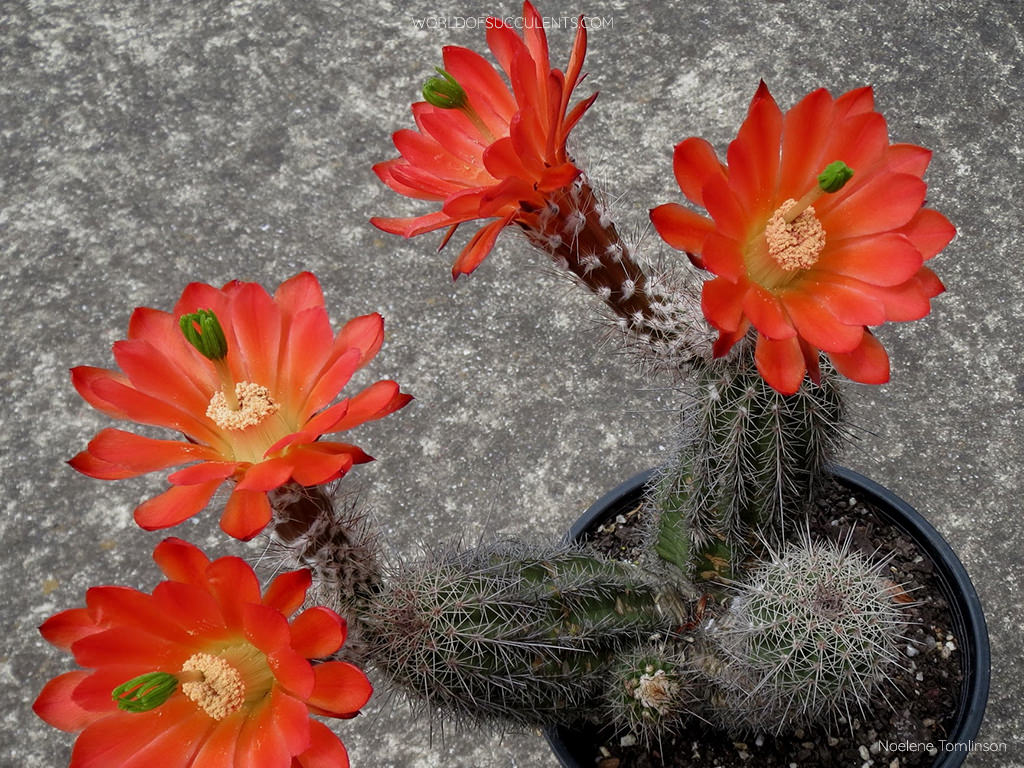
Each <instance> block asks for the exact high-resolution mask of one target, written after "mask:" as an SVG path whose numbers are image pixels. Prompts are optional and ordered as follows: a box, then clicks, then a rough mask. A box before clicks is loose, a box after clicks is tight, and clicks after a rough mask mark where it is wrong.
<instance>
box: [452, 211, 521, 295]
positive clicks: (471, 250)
mask: <svg viewBox="0 0 1024 768" xmlns="http://www.w3.org/2000/svg"><path fill="white" fill-rule="evenodd" d="M511 220H512V215H511V214H509V215H508V216H506V217H505V218H504V219H498V220H496V221H492V222H491V223H490V224H488V225H487V226H485V227H483V228H482V229H479V230H477V232H476V234H474V235H473V238H472V239H471V240H470V241H469V244H468V245H466V247H465V248H463V249H462V252H461V253H460V254H459V257H458V258H457V259H456V260H455V264H453V265H452V278H453V279H455V278H457V277H458V276H459V275H468V274H469V273H470V272H472V271H473V270H474V269H476V268H477V267H479V266H480V262H482V261H483V260H484V259H485V258H487V254H489V253H490V252H491V249H492V248H494V244H495V242H497V240H498V235H499V234H500V233H501V230H502V229H504V228H505V226H506V225H507V224H508V223H509V222H510V221H511Z"/></svg>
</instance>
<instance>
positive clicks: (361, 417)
mask: <svg viewBox="0 0 1024 768" xmlns="http://www.w3.org/2000/svg"><path fill="white" fill-rule="evenodd" d="M411 400H412V396H411V395H407V394H404V393H403V392H400V391H399V389H398V384H397V383H395V382H394V381H390V380H387V379H385V380H382V381H378V382H375V383H373V384H371V385H370V386H368V387H367V388H366V389H364V390H363V391H362V392H360V393H359V394H357V395H356V396H355V397H353V398H351V399H350V400H349V401H348V412H347V413H346V414H345V416H344V418H342V419H341V420H340V421H339V422H337V423H336V424H335V425H334V427H333V428H332V430H331V431H332V432H341V431H343V430H346V429H351V428H352V427H354V426H356V425H357V424H362V423H363V422H366V421H375V420H376V419H381V418H383V417H385V416H387V415H388V414H390V413H394V412H395V411H397V410H398V409H399V408H402V407H403V406H405V405H406V404H408V403H409V402H410V401H411Z"/></svg>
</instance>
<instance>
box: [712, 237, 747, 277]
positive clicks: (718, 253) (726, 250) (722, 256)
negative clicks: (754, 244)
mask: <svg viewBox="0 0 1024 768" xmlns="http://www.w3.org/2000/svg"><path fill="white" fill-rule="evenodd" d="M701 257H702V261H703V262H704V268H705V269H706V270H708V271H709V272H713V273H714V274H716V275H719V276H720V277H724V278H725V279H727V280H729V281H730V282H733V283H735V282H737V281H738V280H740V278H743V276H744V273H745V272H746V267H745V266H744V263H743V251H742V250H741V249H740V244H739V243H738V242H737V241H736V240H734V239H732V238H730V237H726V236H725V235H723V234H721V233H720V232H719V231H717V230H716V231H715V232H712V233H710V234H709V235H708V236H707V238H705V240H704V246H703V248H702V249H701Z"/></svg>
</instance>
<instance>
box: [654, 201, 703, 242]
mask: <svg viewBox="0 0 1024 768" xmlns="http://www.w3.org/2000/svg"><path fill="white" fill-rule="evenodd" d="M650 216H651V223H652V224H653V225H654V228H655V229H656V230H657V232H658V234H659V235H661V239H662V240H664V241H665V242H666V243H668V244H669V245H671V246H672V247H673V248H678V249H679V250H681V251H687V252H689V253H700V252H701V248H702V247H703V245H704V240H705V238H706V237H707V236H708V234H709V233H710V232H713V231H714V229H715V223H714V222H713V221H711V219H709V218H707V217H706V216H701V215H700V214H698V213H694V212H693V211H691V210H689V209H687V208H684V207H683V206H681V205H679V204H678V203H665V204H664V205H659V206H658V207H657V208H653V209H652V210H651V212H650Z"/></svg>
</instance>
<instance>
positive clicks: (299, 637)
mask: <svg viewBox="0 0 1024 768" xmlns="http://www.w3.org/2000/svg"><path fill="white" fill-rule="evenodd" d="M291 631H292V648H294V649H295V650H296V651H297V652H298V653H301V654H302V655H303V656H305V657H306V658H307V659H319V658H323V657H325V656H330V655H331V654H332V653H335V652H336V651H337V650H338V649H340V648H341V646H342V644H343V643H344V642H345V635H346V628H345V620H344V619H343V618H341V617H340V616H339V615H338V614H336V613H335V612H334V611H332V610H330V609H329V608H324V607H323V606H314V607H313V608H310V609H308V610H306V611H303V612H302V613H300V614H299V615H298V616H297V617H295V620H294V621H293V622H292V629H291Z"/></svg>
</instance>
